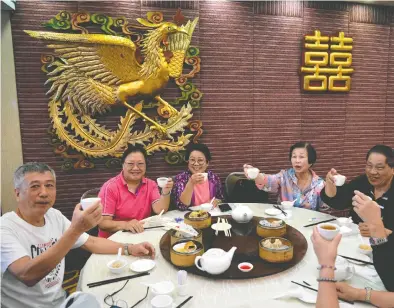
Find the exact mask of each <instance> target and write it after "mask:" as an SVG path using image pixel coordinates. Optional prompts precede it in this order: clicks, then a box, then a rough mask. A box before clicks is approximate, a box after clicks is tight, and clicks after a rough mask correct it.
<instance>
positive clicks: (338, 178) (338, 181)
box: [334, 174, 346, 186]
mask: <svg viewBox="0 0 394 308" xmlns="http://www.w3.org/2000/svg"><path fill="white" fill-rule="evenodd" d="M334 179H335V185H336V186H342V185H343V184H345V181H346V176H344V175H342V174H336V175H334Z"/></svg>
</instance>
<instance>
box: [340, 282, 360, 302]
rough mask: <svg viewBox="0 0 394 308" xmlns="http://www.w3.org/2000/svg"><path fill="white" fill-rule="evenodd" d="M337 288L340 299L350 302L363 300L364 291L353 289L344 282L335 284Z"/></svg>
mask: <svg viewBox="0 0 394 308" xmlns="http://www.w3.org/2000/svg"><path fill="white" fill-rule="evenodd" d="M335 286H336V288H337V294H338V296H339V297H340V298H342V299H345V300H348V301H357V300H363V299H364V297H363V294H362V293H363V292H364V290H363V289H356V288H353V287H352V286H349V285H348V284H346V283H344V282H337V283H336V284H335Z"/></svg>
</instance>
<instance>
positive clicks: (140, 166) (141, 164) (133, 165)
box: [124, 161, 145, 169]
mask: <svg viewBox="0 0 394 308" xmlns="http://www.w3.org/2000/svg"><path fill="white" fill-rule="evenodd" d="M124 164H125V165H126V166H127V167H130V168H134V167H135V166H137V168H138V169H143V168H144V167H145V163H132V162H126V161H125V162H124Z"/></svg>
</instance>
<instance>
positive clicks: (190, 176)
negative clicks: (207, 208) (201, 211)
mask: <svg viewBox="0 0 394 308" xmlns="http://www.w3.org/2000/svg"><path fill="white" fill-rule="evenodd" d="M185 159H186V161H187V162H188V171H185V172H182V173H180V174H178V175H177V176H176V177H175V184H174V187H173V189H172V194H173V198H174V200H175V204H176V206H177V208H178V209H179V210H181V211H186V210H187V209H188V207H189V206H195V205H200V204H203V203H209V202H210V201H211V200H212V198H213V197H215V198H216V199H215V204H217V203H218V202H219V201H220V200H222V199H223V188H222V184H221V181H220V178H219V176H217V175H216V174H214V173H213V172H212V171H210V170H208V171H207V168H208V165H209V162H210V161H211V153H210V152H209V149H208V147H207V146H206V145H205V144H195V143H194V144H191V145H190V146H189V147H188V148H187V150H186V154H185ZM204 173H207V174H208V176H207V177H206V174H204Z"/></svg>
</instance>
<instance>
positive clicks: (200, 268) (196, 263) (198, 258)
mask: <svg viewBox="0 0 394 308" xmlns="http://www.w3.org/2000/svg"><path fill="white" fill-rule="evenodd" d="M200 259H201V256H197V257H196V259H195V260H194V264H195V265H196V266H197V268H198V269H199V270H202V271H204V272H205V270H204V269H203V268H202V266H201V265H199V264H198V261H200Z"/></svg>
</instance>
